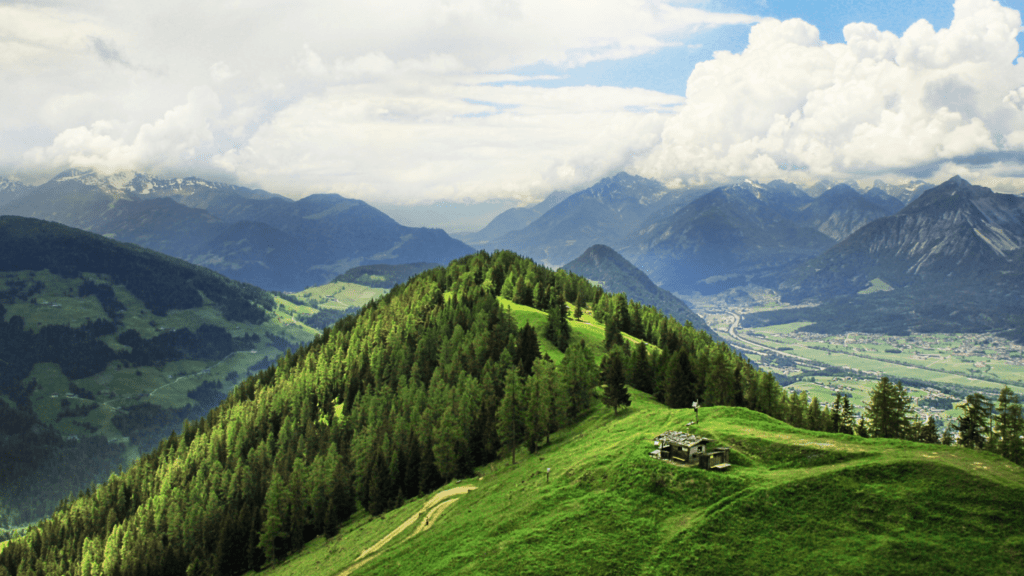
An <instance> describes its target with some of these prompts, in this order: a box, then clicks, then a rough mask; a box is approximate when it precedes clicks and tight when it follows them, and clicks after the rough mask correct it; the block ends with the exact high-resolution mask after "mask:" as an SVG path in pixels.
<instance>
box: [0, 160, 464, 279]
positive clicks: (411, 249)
mask: <svg viewBox="0 0 1024 576" xmlns="http://www.w3.org/2000/svg"><path fill="white" fill-rule="evenodd" d="M0 212H2V213H5V214H12V215H18V216H27V217H33V218H42V219H45V220H51V221H54V222H60V223H62V224H66V225H69V226H74V227H76V228H80V229H83V230H89V231H92V232H96V233H99V234H103V235H106V236H108V237H112V238H117V239H119V240H122V241H126V242H132V243H135V244H139V245H141V246H145V247H147V248H152V249H154V250H157V251H160V252H163V253H165V254H169V255H171V256H175V257H178V258H182V259H185V260H187V261H189V262H193V263H196V264H201V265H203V266H206V267H208V268H210V269H212V270H215V271H217V272H220V273H222V274H224V275H225V276H228V277H229V278H233V279H235V280H240V281H243V282H248V283H251V284H255V285H257V286H260V287H262V288H264V289H267V290H286V291H297V290H301V289H303V288H306V287H308V286H311V285H319V284H324V283H326V282H329V281H330V280H331V279H332V278H334V277H335V276H337V275H338V274H341V273H343V272H345V271H346V270H348V269H349V268H352V267H354V266H358V265H361V264H370V263H387V264H403V263H410V262H433V263H439V264H443V263H446V262H448V261H449V260H451V259H453V258H456V257H458V256H462V255H465V254H468V253H470V252H472V248H470V247H469V246H467V245H466V244H463V243H462V242H460V241H458V240H455V239H454V238H451V237H450V236H448V234H446V233H445V232H444V231H443V230H441V229H438V228H409V227H406V226H402V225H400V224H398V223H397V222H395V221H394V220H392V219H391V218H390V217H389V216H387V215H385V214H384V213H383V212H381V211H379V210H377V209H376V208H373V207H372V206H370V205H369V204H366V203H365V202H363V201H361V200H351V199H347V198H343V197H341V196H338V195H335V194H314V195H310V196H306V197H305V198H302V199H300V200H291V199H289V198H285V197H283V196H279V195H276V194H271V193H269V192H266V191H263V190H251V189H248V188H243V187H240V186H233V185H228V184H221V183H215V182H209V181H206V180H202V179H198V178H177V179H159V178H154V177H151V176H147V175H144V174H138V173H122V174H114V175H110V176H104V175H100V174H98V173H96V172H94V171H90V170H68V171H65V172H63V173H61V174H59V175H57V176H56V177H55V178H53V179H52V180H50V181H49V182H46V183H44V184H41V185H39V186H35V187H30V188H29V189H28V190H23V191H20V192H19V195H18V196H17V197H14V198H13V199H10V200H8V201H7V202H5V203H3V204H2V205H0Z"/></svg>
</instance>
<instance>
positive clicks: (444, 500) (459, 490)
mask: <svg viewBox="0 0 1024 576" xmlns="http://www.w3.org/2000/svg"><path fill="white" fill-rule="evenodd" d="M470 490H476V486H470V485H466V486H459V487H456V488H450V489H448V490H443V491H441V492H438V493H437V494H434V496H433V497H431V498H430V500H427V502H426V503H425V504H424V505H423V508H421V509H420V511H419V512H417V513H415V514H413V515H412V516H411V517H410V518H409V519H408V520H406V521H405V522H402V523H401V524H400V525H399V526H398V527H397V528H395V529H394V530H392V531H391V532H390V533H389V534H388V535H387V536H385V537H383V538H381V539H380V540H379V541H378V542H377V543H376V544H374V545H373V546H370V547H369V548H367V549H366V550H363V551H362V552H361V553H360V554H359V557H358V558H356V563H355V564H353V565H351V566H349V567H348V568H346V569H344V570H342V571H341V572H339V573H338V576H349V574H351V573H353V572H355V571H356V570H357V569H358V568H359V567H361V566H362V565H363V564H366V563H367V562H369V561H370V560H373V557H374V555H376V554H377V552H379V551H380V549H381V548H383V547H384V546H386V545H387V544H388V542H391V541H392V540H393V539H394V538H395V537H396V536H398V535H399V534H401V533H402V532H405V531H406V530H407V529H409V527H410V526H412V525H413V524H415V523H416V521H417V520H420V518H421V517H422V518H423V522H421V523H420V525H419V526H417V527H416V530H415V531H414V532H413V533H412V534H410V535H409V536H407V537H406V538H405V540H408V539H409V538H412V537H413V536H415V535H417V534H419V533H420V532H423V531H424V530H428V529H429V528H430V527H431V526H432V525H433V522H434V521H435V519H436V518H437V517H438V516H440V515H441V513H442V512H444V511H445V510H446V509H447V508H448V507H449V506H451V505H452V504H455V501H456V500H458V498H452V497H453V496H461V495H463V494H465V493H467V492H469V491H470ZM405 540H403V542H405Z"/></svg>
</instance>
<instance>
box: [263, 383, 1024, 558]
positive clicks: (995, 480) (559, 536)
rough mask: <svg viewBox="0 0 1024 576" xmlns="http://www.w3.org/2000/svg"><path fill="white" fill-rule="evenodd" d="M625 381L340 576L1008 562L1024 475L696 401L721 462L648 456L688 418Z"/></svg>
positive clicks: (310, 550) (386, 522)
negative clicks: (621, 393) (609, 398)
mask: <svg viewBox="0 0 1024 576" xmlns="http://www.w3.org/2000/svg"><path fill="white" fill-rule="evenodd" d="M631 392H632V394H633V406H632V407H631V408H630V409H628V410H626V411H625V412H624V413H622V414H620V416H619V417H614V416H613V415H612V413H611V412H610V411H608V410H605V409H603V408H597V409H594V410H593V411H592V413H591V414H590V415H589V417H588V418H586V419H585V420H584V421H582V422H580V423H579V424H577V425H575V426H573V427H570V428H568V429H566V430H563V431H560V432H559V433H557V434H555V435H553V437H552V442H551V444H550V445H547V446H544V447H542V448H541V449H540V450H539V451H538V452H537V453H536V454H533V455H526V454H525V452H522V453H520V454H519V462H518V464H516V465H514V466H513V465H511V463H510V462H511V461H510V459H508V458H506V459H504V460H501V461H499V462H497V463H495V464H494V465H492V466H490V467H483V468H481V469H478V470H477V474H478V476H477V477H476V478H469V479H464V480H462V483H464V484H470V485H475V486H476V487H477V489H476V490H474V491H472V492H469V493H467V494H465V495H463V496H460V497H458V500H457V501H456V502H455V503H453V504H452V505H451V506H450V507H449V508H448V509H447V510H445V512H444V513H443V514H442V515H441V516H440V517H439V518H437V519H435V523H434V526H433V527H432V528H430V529H428V530H426V531H424V532H422V533H420V534H417V535H415V536H413V537H411V538H409V539H408V540H404V539H405V538H406V537H407V536H408V535H409V534H411V533H412V529H411V528H410V529H409V530H407V531H406V532H403V533H402V534H401V535H399V537H398V538H396V539H394V540H392V541H391V543H389V544H388V545H387V546H385V547H383V548H382V549H381V550H380V552H379V553H378V554H377V555H376V556H374V557H373V558H372V559H371V560H370V561H369V562H367V563H366V564H364V565H363V566H361V567H359V568H358V569H357V570H355V571H354V572H353V573H354V574H358V575H370V574H588V575H591V574H595V575H596V574H682V573H693V574H721V573H738V574H865V573H871V574H935V573H949V574H968V573H970V574H979V573H985V574H1012V573H1019V572H1014V570H1019V566H1020V565H1021V564H1020V561H1021V560H1022V557H1021V544H1022V543H1024V517H1021V516H1020V514H1019V510H1020V505H1021V503H1022V502H1024V474H1022V469H1021V468H1020V467H1018V466H1016V465H1014V464H1011V463H1009V462H1008V461H1006V460H1003V459H1002V458H999V457H997V456H994V455H992V454H989V453H985V452H976V451H971V450H966V449H961V448H953V447H945V446H936V445H924V444H914V443H910V442H904V441H896V440H876V439H863V438H857V437H851V436H846V435H839V434H829V433H821V432H808V431H805V430H800V429H797V428H793V427H791V426H789V425H786V424H783V423H781V422H778V421H776V420H774V419H772V418H769V417H767V416H764V415H762V414H758V413H755V412H751V411H749V410H746V409H744V408H730V407H710V408H706V409H704V410H702V411H701V423H700V425H699V426H696V430H697V431H698V433H699V434H702V435H705V436H708V437H710V438H712V439H713V443H715V444H723V445H728V446H730V447H732V449H733V453H734V457H733V459H732V462H733V467H732V469H731V470H730V471H729V472H726V473H711V472H705V471H702V470H699V469H694V468H682V467H678V466H674V465H671V464H668V463H664V462H660V461H656V460H653V459H651V458H648V457H647V456H646V453H647V451H649V450H650V449H652V444H651V439H652V438H653V437H654V436H655V435H657V434H659V433H660V432H663V431H665V430H667V429H685V423H686V422H689V421H690V419H691V418H692V412H690V411H689V410H672V409H669V408H666V407H665V406H663V405H660V404H658V403H656V402H655V401H654V400H653V399H652V398H651V397H650V396H648V395H646V394H644V393H641V392H637V391H635V390H634V391H631ZM787 452H792V453H793V454H794V455H795V456H793V457H786V456H785V454H786V453H787ZM813 453H822V454H830V455H832V457H831V458H807V456H808V455H810V454H813ZM785 460H791V462H789V463H788V464H784V465H783V464H780V461H785ZM792 461H795V462H796V464H795V463H794V462H792ZM797 464H799V465H797ZM547 467H551V474H550V482H548V481H546V480H545V470H546V469H547ZM454 486H457V484H455V483H451V484H449V485H448V486H445V487H444V488H442V490H444V489H447V488H451V487H454ZM428 498H429V495H428V496H424V497H420V498H417V499H414V500H410V501H409V502H407V503H406V504H405V505H404V506H403V507H401V508H399V509H397V510H393V511H391V512H389V513H388V514H387V515H385V516H384V517H382V518H381V519H371V518H369V517H367V516H361V517H356V518H354V519H353V520H351V521H350V522H349V524H348V525H347V526H345V527H344V528H343V529H342V530H341V532H340V533H339V534H338V535H337V536H335V537H334V538H331V539H329V540H325V539H323V538H320V539H317V540H316V541H314V542H311V543H310V544H308V545H307V547H306V548H305V549H304V550H303V551H302V552H301V553H299V554H297V555H295V556H293V557H291V558H289V559H288V560H286V561H285V562H284V563H283V564H281V565H279V566H275V567H272V568H269V569H267V570H265V571H264V572H261V574H268V575H271V576H291V575H300V574H301V575H303V576H319V575H332V576H333V575H334V574H339V573H340V572H341V571H343V570H345V569H346V568H348V567H349V566H350V565H351V564H352V563H353V562H354V561H355V559H356V558H357V557H358V556H359V553H360V551H361V550H363V549H365V548H367V547H369V546H371V545H372V544H373V543H375V542H377V541H378V540H380V539H381V538H382V537H384V536H385V535H387V534H388V533H389V532H391V531H392V530H394V529H395V527H397V526H399V525H400V524H402V523H403V522H405V521H406V520H408V519H409V518H410V517H411V516H412V515H414V514H416V513H417V512H418V511H419V510H420V509H421V508H422V506H423V503H424V502H425V501H426V500H427V499H428Z"/></svg>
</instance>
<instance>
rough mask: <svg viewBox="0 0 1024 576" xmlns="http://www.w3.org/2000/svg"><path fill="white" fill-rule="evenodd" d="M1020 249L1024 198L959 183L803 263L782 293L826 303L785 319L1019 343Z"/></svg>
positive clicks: (1023, 259)
mask: <svg viewBox="0 0 1024 576" xmlns="http://www.w3.org/2000/svg"><path fill="white" fill-rule="evenodd" d="M1022 248H1024V198H1021V197H1020V196H1014V195H1009V194H997V193H995V192H993V191H992V190H989V189H988V188H984V187H981V186H973V185H971V184H970V183H968V182H967V181H966V180H964V179H962V178H960V177H953V178H951V179H950V180H948V181H946V182H944V183H942V184H941V185H939V186H936V187H934V188H931V189H929V190H928V191H926V192H924V193H923V194H922V195H920V196H919V197H918V198H917V199H916V200H914V201H913V202H911V203H910V204H908V205H907V206H906V207H905V208H903V209H902V210H900V211H899V212H898V213H896V214H893V215H891V216H885V217H882V218H879V219H877V220H874V221H872V222H870V223H869V224H866V225H865V226H863V227H862V228H860V229H858V230H857V231H856V232H854V233H853V234H851V235H850V236H849V237H848V238H846V239H845V240H843V241H842V242H839V243H838V244H836V245H835V246H833V247H832V248H830V249H829V250H827V251H825V252H824V253H822V254H821V255H820V256H818V257H816V258H814V259H811V260H810V261H808V262H807V263H805V264H803V265H801V266H799V267H797V268H796V269H794V271H793V272H792V274H791V277H790V279H788V280H787V281H785V282H783V283H782V284H781V286H780V290H781V292H782V294H783V295H784V297H785V298H786V299H787V300H788V301H792V302H801V301H817V302H823V303H824V305H823V306H822V307H820V309H814V308H808V309H804V310H803V311H802V312H797V311H792V312H790V313H786V314H788V315H793V314H800V315H802V316H803V317H805V318H817V319H818V321H821V322H823V326H822V328H823V329H825V328H826V327H828V329H834V330H842V329H843V326H846V328H847V329H851V330H852V329H860V328H870V324H872V323H873V324H875V325H876V330H877V329H878V326H885V328H884V329H894V330H901V331H906V330H916V331H950V332H959V331H972V332H973V331H987V330H1003V329H1008V330H1010V331H1011V332H1010V333H1009V334H1010V335H1011V336H1012V337H1015V338H1018V339H1019V338H1021V337H1024V332H1022V330H1021V326H1022V324H1024V309H1022V307H1021V305H1020V302H1021V301H1022V298H1024V250H1022ZM872 285H875V286H877V287H880V288H881V289H879V290H873V289H871V287H872ZM843 311H845V313H843ZM844 317H845V318H846V320H845V321H844V320H843V318H844ZM894 321H896V323H897V324H898V326H892V324H893V322H894ZM867 331H875V330H867ZM883 331H884V330H883Z"/></svg>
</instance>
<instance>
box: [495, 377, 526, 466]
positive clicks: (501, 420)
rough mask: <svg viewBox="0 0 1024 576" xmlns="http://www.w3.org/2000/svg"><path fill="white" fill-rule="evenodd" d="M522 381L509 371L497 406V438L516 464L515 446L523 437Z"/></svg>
mask: <svg viewBox="0 0 1024 576" xmlns="http://www.w3.org/2000/svg"><path fill="white" fill-rule="evenodd" d="M522 404H523V379H522V377H521V376H519V373H518V372H515V371H509V372H508V374H507V375H506V376H505V395H504V396H503V397H502V399H501V404H500V405H499V406H498V419H497V424H498V438H500V439H501V442H502V443H503V444H504V445H505V446H506V449H507V450H508V451H509V452H510V453H511V454H512V463H513V464H515V463H516V444H517V441H518V440H519V439H520V438H522V435H523V414H522Z"/></svg>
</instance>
